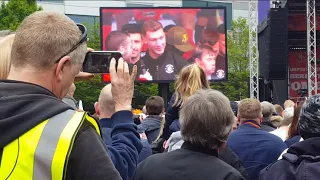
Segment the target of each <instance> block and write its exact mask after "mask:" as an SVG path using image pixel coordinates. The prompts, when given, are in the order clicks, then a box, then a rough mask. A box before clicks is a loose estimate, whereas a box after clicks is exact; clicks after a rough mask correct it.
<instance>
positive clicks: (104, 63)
mask: <svg viewBox="0 0 320 180" xmlns="http://www.w3.org/2000/svg"><path fill="white" fill-rule="evenodd" d="M121 57H122V54H121V53H120V52H118V51H91V52H88V53H87V54H86V57H85V60H84V62H83V66H82V70H83V71H84V72H87V73H92V74H106V73H110V72H109V68H110V62H111V59H112V58H114V59H115V60H116V67H117V64H118V60H119V59H120V58H121Z"/></svg>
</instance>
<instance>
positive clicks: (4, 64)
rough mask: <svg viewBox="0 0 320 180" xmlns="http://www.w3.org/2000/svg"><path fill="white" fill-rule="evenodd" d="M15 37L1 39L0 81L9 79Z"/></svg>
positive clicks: (9, 36)
mask: <svg viewBox="0 0 320 180" xmlns="http://www.w3.org/2000/svg"><path fill="white" fill-rule="evenodd" d="M14 37H15V35H14V34H11V35H8V36H6V37H4V38H2V39H0V79H7V78H8V74H9V71H10V62H11V49H12V44H13V40H14Z"/></svg>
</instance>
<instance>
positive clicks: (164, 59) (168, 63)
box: [142, 48, 189, 81]
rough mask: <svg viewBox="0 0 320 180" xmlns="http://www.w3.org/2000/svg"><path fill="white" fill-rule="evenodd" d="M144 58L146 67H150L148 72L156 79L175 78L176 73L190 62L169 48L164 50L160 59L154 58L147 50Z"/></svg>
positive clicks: (166, 79)
mask: <svg viewBox="0 0 320 180" xmlns="http://www.w3.org/2000/svg"><path fill="white" fill-rule="evenodd" d="M142 60H143V62H144V63H145V67H146V69H149V71H148V72H149V73H150V74H151V76H152V79H153V80H154V81H168V80H170V81H171V80H174V79H175V75H176V74H178V73H179V72H180V70H181V69H182V68H183V67H184V66H186V65H188V64H189V63H188V61H187V60H185V59H184V58H183V57H182V56H180V55H178V54H176V53H173V52H171V51H170V50H169V49H168V48H166V49H165V50H164V53H163V54H162V55H161V56H160V57H159V58H158V59H153V58H152V57H151V56H150V54H149V52H147V53H146V55H145V56H144V57H143V59H142Z"/></svg>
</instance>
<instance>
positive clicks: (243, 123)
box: [241, 120, 261, 129]
mask: <svg viewBox="0 0 320 180" xmlns="http://www.w3.org/2000/svg"><path fill="white" fill-rule="evenodd" d="M241 125H243V126H252V127H255V128H257V129H261V125H260V124H259V123H257V122H256V121H254V120H246V121H243V122H242V124H241Z"/></svg>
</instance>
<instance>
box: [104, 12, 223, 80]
mask: <svg viewBox="0 0 320 180" xmlns="http://www.w3.org/2000/svg"><path fill="white" fill-rule="evenodd" d="M103 9H222V10H224V11H223V12H224V22H223V23H224V26H225V27H224V31H225V32H224V33H225V35H226V40H225V41H226V60H225V67H226V69H225V78H224V79H219V80H208V81H209V82H210V83H212V82H227V81H228V71H229V68H228V34H227V8H226V7H223V6H216V7H169V6H157V7H100V10H99V11H100V12H99V13H100V14H99V15H100V17H99V18H100V49H101V51H102V47H103V38H102V37H103V36H102V31H103V26H102V11H103ZM174 81H175V79H173V80H152V81H139V80H138V78H136V82H138V83H173V82H174Z"/></svg>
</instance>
